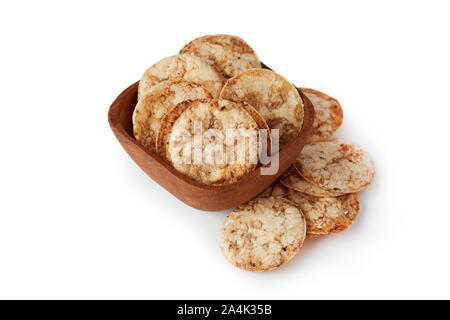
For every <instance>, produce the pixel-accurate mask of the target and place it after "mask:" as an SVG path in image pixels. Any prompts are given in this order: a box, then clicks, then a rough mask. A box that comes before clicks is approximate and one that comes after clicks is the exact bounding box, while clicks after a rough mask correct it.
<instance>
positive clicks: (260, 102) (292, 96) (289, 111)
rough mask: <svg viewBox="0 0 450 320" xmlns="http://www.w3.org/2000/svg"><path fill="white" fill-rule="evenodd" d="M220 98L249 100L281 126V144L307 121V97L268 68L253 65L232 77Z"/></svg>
mask: <svg viewBox="0 0 450 320" xmlns="http://www.w3.org/2000/svg"><path fill="white" fill-rule="evenodd" d="M220 98H222V99H228V100H232V101H245V102H247V103H249V104H250V105H252V106H253V107H254V108H255V109H256V111H258V112H259V113H260V114H261V115H262V117H263V118H264V119H265V120H266V122H267V124H268V126H269V128H270V129H279V130H280V132H279V139H280V140H279V148H280V149H281V148H282V147H283V146H285V145H286V144H287V143H288V142H289V141H290V140H291V139H292V138H293V137H294V136H295V135H296V134H298V133H299V132H300V130H301V128H302V124H303V114H304V113H303V101H302V99H301V97H300V94H299V93H298V91H297V89H296V88H295V87H294V86H293V85H292V84H291V83H290V82H289V81H288V80H286V79H285V78H283V77H282V76H280V75H279V74H277V73H275V72H273V71H270V70H267V69H249V70H246V71H244V72H242V73H240V74H239V75H237V76H235V77H233V78H231V79H229V80H228V81H227V82H226V84H225V86H224V87H223V89H222V91H221V93H220Z"/></svg>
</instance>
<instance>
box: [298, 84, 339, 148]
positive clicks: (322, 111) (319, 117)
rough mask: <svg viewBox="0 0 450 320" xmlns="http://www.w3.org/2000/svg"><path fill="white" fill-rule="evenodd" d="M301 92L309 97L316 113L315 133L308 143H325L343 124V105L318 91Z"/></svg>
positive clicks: (306, 90)
mask: <svg viewBox="0 0 450 320" xmlns="http://www.w3.org/2000/svg"><path fill="white" fill-rule="evenodd" d="M301 91H302V92H303V93H304V94H305V95H306V96H307V97H308V99H309V100H310V101H311V103H312V104H313V105H314V110H315V111H316V113H315V117H314V123H313V131H312V133H311V135H310V136H309V139H308V141H309V142H315V141H323V140H326V139H328V138H330V137H331V136H332V135H333V134H334V133H335V132H336V131H337V129H339V127H340V126H341V124H342V120H343V118H344V114H343V112H342V107H341V105H340V104H339V102H338V101H337V100H336V99H334V98H332V97H330V96H329V95H326V94H325V93H323V92H320V91H318V90H314V89H308V88H301Z"/></svg>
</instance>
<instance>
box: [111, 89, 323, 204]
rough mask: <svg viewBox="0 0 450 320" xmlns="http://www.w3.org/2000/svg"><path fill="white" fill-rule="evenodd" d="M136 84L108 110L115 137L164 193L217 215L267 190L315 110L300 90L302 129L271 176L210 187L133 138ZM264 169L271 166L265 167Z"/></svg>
mask: <svg viewBox="0 0 450 320" xmlns="http://www.w3.org/2000/svg"><path fill="white" fill-rule="evenodd" d="M138 85H139V82H136V83H134V84H132V85H131V86H130V87H128V88H127V89H125V90H124V91H123V92H122V93H121V94H120V95H119V96H118V97H117V98H116V100H115V101H114V102H113V104H112V105H111V107H110V109H109V113H108V120H109V124H110V126H111V129H112V131H113V132H114V135H115V136H116V138H117V140H119V142H120V144H121V145H122V147H123V148H124V149H125V151H126V152H127V153H128V154H129V155H130V157H131V158H132V159H133V160H134V161H135V162H136V163H137V164H138V166H139V167H140V168H141V169H142V170H144V172H145V173H146V174H147V175H148V176H149V177H150V178H152V179H153V180H155V181H156V182H157V183H158V184H159V185H161V186H162V187H163V188H164V189H166V190H167V191H169V192H170V193H172V194H173V195H174V196H175V197H177V198H178V199H180V200H181V201H183V202H184V203H186V204H187V205H189V206H191V207H194V208H197V209H200V210H205V211H219V210H225V209H230V208H233V207H235V206H237V205H239V204H242V203H244V202H246V201H248V200H250V199H251V198H253V197H254V196H256V195H257V194H259V193H260V192H262V191H263V190H264V189H265V188H267V187H268V186H269V185H270V184H271V183H272V182H274V181H275V180H276V179H277V178H278V177H279V176H280V175H281V174H282V173H283V172H284V171H286V170H287V169H288V168H289V166H290V165H291V164H292V163H293V162H294V161H295V158H296V157H297V155H298V154H299V153H300V151H301V150H302V148H303V146H304V145H305V144H306V140H307V138H308V137H309V135H310V133H311V130H312V125H313V121H314V107H313V105H312V104H311V102H310V101H309V100H308V98H307V97H306V96H305V95H304V94H303V93H302V92H301V91H300V90H299V89H297V90H298V91H299V93H300V96H301V97H302V99H303V104H304V119H303V127H302V129H301V131H300V132H299V134H298V135H297V136H295V137H294V138H293V139H292V140H291V141H290V142H289V143H288V144H287V145H286V146H285V147H284V148H283V149H282V150H281V151H280V153H279V170H278V172H277V173H276V174H274V175H261V166H260V167H258V168H257V169H256V170H254V171H252V172H250V173H249V174H248V175H246V176H244V177H242V178H241V179H240V180H239V181H238V182H236V183H232V184H228V185H224V186H210V185H205V184H202V183H200V182H197V181H194V180H192V179H190V178H189V177H187V176H185V175H183V174H182V173H180V172H178V171H176V170H175V169H174V168H172V167H171V166H170V165H169V164H167V163H166V162H165V161H163V160H162V159H160V158H159V157H158V156H157V155H156V154H154V153H152V152H149V151H147V150H146V149H144V148H143V147H142V146H141V145H140V144H139V143H138V142H137V141H136V139H135V138H134V134H133V123H132V115H133V111H134V108H135V106H136V103H137V90H138ZM265 166H270V163H269V164H266V165H265Z"/></svg>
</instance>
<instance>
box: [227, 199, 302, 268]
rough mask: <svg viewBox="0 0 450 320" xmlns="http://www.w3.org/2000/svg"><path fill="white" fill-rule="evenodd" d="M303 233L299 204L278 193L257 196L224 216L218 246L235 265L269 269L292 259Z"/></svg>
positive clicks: (300, 243)
mask: <svg viewBox="0 0 450 320" xmlns="http://www.w3.org/2000/svg"><path fill="white" fill-rule="evenodd" d="M305 236H306V223H305V218H304V217H303V214H302V213H301V211H300V209H299V208H298V207H296V206H295V205H293V204H292V203H290V202H289V201H287V200H285V199H282V198H278V197H269V198H262V197H257V198H255V199H253V200H250V201H248V202H247V203H245V204H243V205H241V206H239V207H237V208H235V209H234V210H233V211H232V212H231V214H230V215H229V216H228V217H227V219H226V220H225V222H224V223H223V225H222V228H221V230H220V248H221V250H222V253H223V255H224V256H225V258H226V259H227V260H228V261H229V262H230V263H231V264H233V265H234V266H236V267H238V268H241V269H244V270H247V271H268V270H272V269H275V268H277V267H279V266H281V265H282V264H284V263H286V262H288V261H289V260H291V259H292V257H293V256H294V255H295V254H296V253H297V252H298V250H299V249H300V247H301V246H302V244H303V241H304V239H305Z"/></svg>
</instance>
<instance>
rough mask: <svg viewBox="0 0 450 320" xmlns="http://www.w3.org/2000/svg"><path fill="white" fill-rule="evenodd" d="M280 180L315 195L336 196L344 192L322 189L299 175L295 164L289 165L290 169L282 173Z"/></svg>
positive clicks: (290, 186)
mask: <svg viewBox="0 0 450 320" xmlns="http://www.w3.org/2000/svg"><path fill="white" fill-rule="evenodd" d="M279 181H280V183H281V184H282V185H284V186H285V187H287V188H289V189H293V190H296V191H299V192H303V193H306V194H309V195H312V196H315V197H336V196H340V195H342V193H338V192H335V191H330V190H326V189H322V188H319V187H318V186H316V185H314V184H312V183H309V182H308V181H306V180H305V179H303V178H302V176H300V175H299V173H298V172H297V169H295V167H294V166H291V167H289V169H288V170H287V171H286V172H285V173H283V174H282V175H281V177H280V179H279Z"/></svg>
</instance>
